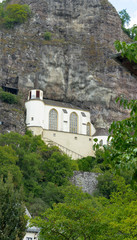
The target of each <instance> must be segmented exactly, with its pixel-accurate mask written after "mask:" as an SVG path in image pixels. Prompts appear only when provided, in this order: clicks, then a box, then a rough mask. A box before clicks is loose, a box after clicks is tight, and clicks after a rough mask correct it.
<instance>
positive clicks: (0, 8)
mask: <svg viewBox="0 0 137 240" xmlns="http://www.w3.org/2000/svg"><path fill="white" fill-rule="evenodd" d="M29 17H30V9H29V6H28V5H26V4H24V5H20V4H11V5H7V6H5V5H4V4H2V3H1V4H0V19H1V22H2V24H3V25H4V27H6V28H13V27H14V26H15V25H16V24H21V23H24V22H25V21H26V20H27V19H28V18H29Z"/></svg>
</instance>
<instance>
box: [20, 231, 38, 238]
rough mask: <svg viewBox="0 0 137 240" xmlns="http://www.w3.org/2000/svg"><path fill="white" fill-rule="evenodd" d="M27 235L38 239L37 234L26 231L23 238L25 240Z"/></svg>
mask: <svg viewBox="0 0 137 240" xmlns="http://www.w3.org/2000/svg"><path fill="white" fill-rule="evenodd" d="M27 237H29V238H32V240H38V234H35V233H31V232H27V233H26V235H25V237H24V238H23V240H27Z"/></svg>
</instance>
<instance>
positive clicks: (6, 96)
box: [0, 88, 20, 104]
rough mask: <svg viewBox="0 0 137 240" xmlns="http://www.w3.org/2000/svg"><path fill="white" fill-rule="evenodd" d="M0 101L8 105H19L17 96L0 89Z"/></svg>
mask: <svg viewBox="0 0 137 240" xmlns="http://www.w3.org/2000/svg"><path fill="white" fill-rule="evenodd" d="M0 100H1V101H2V102H5V103H9V104H20V98H19V96H17V95H15V94H12V93H9V92H5V91H3V90H2V88H0Z"/></svg>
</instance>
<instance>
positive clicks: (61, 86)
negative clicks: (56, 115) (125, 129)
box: [0, 0, 137, 128]
mask: <svg viewBox="0 0 137 240" xmlns="http://www.w3.org/2000/svg"><path fill="white" fill-rule="evenodd" d="M11 3H21V4H28V5H29V6H30V8H31V11H32V16H31V19H29V21H28V22H27V23H25V24H22V25H20V26H16V27H15V28H14V29H12V30H4V29H3V30H0V38H1V42H0V63H1V69H0V85H2V84H3V85H6V84H7V85H10V86H14V87H18V88H19V90H20V92H23V93H24V96H26V94H27V91H28V89H31V88H40V89H42V90H44V95H45V97H46V98H50V99H56V100H61V101H67V102H73V104H77V105H79V106H81V107H89V108H90V111H91V121H92V123H93V124H94V125H95V127H100V128H101V127H102V128H106V127H108V126H109V124H110V123H111V122H112V121H113V120H118V119H119V120H120V119H122V118H124V117H125V116H126V112H124V111H123V110H122V109H120V108H119V107H118V106H117V105H116V104H115V103H114V100H115V99H116V97H117V96H118V95H121V94H123V95H125V96H126V97H127V98H135V97H136V95H137V91H136V89H137V79H136V78H134V76H131V74H130V73H129V72H127V71H126V70H125V69H124V68H123V67H121V66H120V65H118V63H116V62H115V61H114V60H112V59H111V58H110V56H111V55H112V54H113V53H114V52H115V50H114V45H113V44H114V41H115V40H116V39H120V40H126V41H129V39H128V37H127V36H126V35H125V34H124V33H123V32H122V30H121V21H120V18H119V16H118V14H117V12H116V10H115V8H114V7H113V6H112V5H111V4H110V3H109V2H108V1H107V0H39V1H38V0H11ZM45 32H50V33H51V34H52V36H51V40H50V41H47V40H44V33H45Z"/></svg>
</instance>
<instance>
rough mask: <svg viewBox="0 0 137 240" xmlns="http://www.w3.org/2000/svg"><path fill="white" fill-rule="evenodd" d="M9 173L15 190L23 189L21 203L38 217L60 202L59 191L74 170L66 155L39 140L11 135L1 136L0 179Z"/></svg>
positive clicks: (38, 138)
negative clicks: (23, 196)
mask: <svg viewBox="0 0 137 240" xmlns="http://www.w3.org/2000/svg"><path fill="white" fill-rule="evenodd" d="M9 173H10V174H11V175H12V176H13V182H14V185H15V186H16V187H17V188H20V186H21V185H23V189H24V193H25V198H24V201H25V202H26V205H27V206H28V208H30V210H32V213H33V214H36V215H37V214H38V213H40V212H42V211H43V209H45V208H46V207H51V206H52V204H53V203H54V202H56V203H58V202H61V201H62V199H63V195H62V193H61V190H60V189H61V186H65V185H67V184H68V182H69V178H70V177H71V176H72V174H73V167H72V162H71V159H70V158H69V157H68V156H67V155H65V154H62V153H61V152H60V151H59V149H58V148H57V147H48V146H47V145H45V143H44V142H43V141H42V140H41V138H40V136H32V135H31V134H30V133H28V134H25V135H24V136H22V135H20V134H18V133H13V132H11V133H8V134H0V176H2V175H3V178H4V180H5V179H7V176H8V174H9ZM38 202H39V203H40V206H39V204H38Z"/></svg>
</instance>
